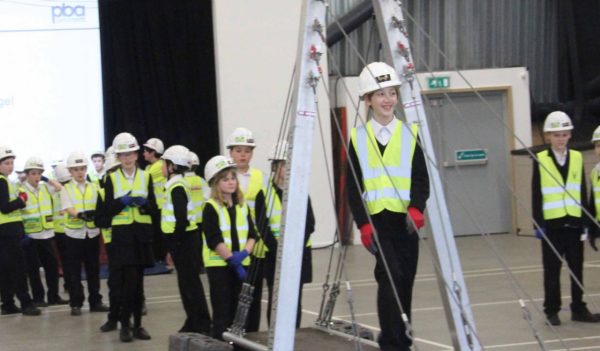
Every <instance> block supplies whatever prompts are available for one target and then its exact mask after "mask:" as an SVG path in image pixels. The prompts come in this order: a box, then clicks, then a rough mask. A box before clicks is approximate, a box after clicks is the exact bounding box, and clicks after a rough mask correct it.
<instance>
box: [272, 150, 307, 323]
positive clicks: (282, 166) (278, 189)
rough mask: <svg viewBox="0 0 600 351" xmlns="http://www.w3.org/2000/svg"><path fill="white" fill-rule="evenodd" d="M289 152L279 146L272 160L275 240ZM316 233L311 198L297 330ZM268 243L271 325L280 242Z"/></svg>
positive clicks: (301, 275) (305, 235)
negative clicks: (312, 238)
mask: <svg viewBox="0 0 600 351" xmlns="http://www.w3.org/2000/svg"><path fill="white" fill-rule="evenodd" d="M287 149H288V143H287V142H286V141H280V142H278V143H277V144H276V145H275V147H274V148H273V152H272V154H271V156H270V157H269V161H271V174H272V177H271V181H270V182H269V186H268V188H267V191H266V194H267V195H266V196H267V208H268V214H269V226H270V228H271V233H272V234H273V235H272V237H273V238H275V239H278V238H279V231H280V222H281V199H283V188H284V186H285V174H286V166H287ZM314 231H315V215H314V213H313V209H312V205H311V201H310V196H309V198H308V205H307V209H306V226H305V228H304V250H303V252H302V270H301V274H300V292H299V294H298V312H297V314H296V328H299V327H300V322H301V317H302V287H303V285H304V284H306V283H310V282H312V249H311V248H312V243H311V240H310V236H311V234H312V233H313V232H314ZM265 242H266V243H267V246H268V247H269V251H268V252H267V256H266V259H265V278H266V280H267V286H268V289H269V298H268V307H267V321H268V322H269V324H270V323H271V305H272V303H273V286H274V283H275V281H274V278H275V268H276V263H277V242H276V241H275V242H274V243H271V238H270V237H268V238H265Z"/></svg>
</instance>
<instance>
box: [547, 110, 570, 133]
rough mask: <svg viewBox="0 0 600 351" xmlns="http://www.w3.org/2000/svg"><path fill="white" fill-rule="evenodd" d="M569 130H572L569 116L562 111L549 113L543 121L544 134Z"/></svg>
mask: <svg viewBox="0 0 600 351" xmlns="http://www.w3.org/2000/svg"><path fill="white" fill-rule="evenodd" d="M571 129H573V123H572V122H571V118H569V116H568V115H567V114H566V113H564V112H562V111H554V112H551V113H550V114H549V115H548V117H546V120H545V121H544V133H545V132H560V131H563V130H571Z"/></svg>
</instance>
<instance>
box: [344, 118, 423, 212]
mask: <svg viewBox="0 0 600 351" xmlns="http://www.w3.org/2000/svg"><path fill="white" fill-rule="evenodd" d="M418 130H419V127H418V124H416V123H412V124H411V125H410V129H409V128H408V126H407V125H406V124H405V123H403V122H400V121H398V123H397V125H396V128H395V129H394V132H393V133H392V136H391V137H390V141H389V142H388V144H387V146H386V147H385V150H384V152H383V155H382V154H381V152H380V150H379V146H378V144H377V139H376V138H375V136H374V135H373V127H372V126H371V122H370V121H369V122H368V123H367V124H366V127H365V126H360V127H358V128H354V129H352V132H351V138H352V144H353V145H354V149H355V151H356V155H357V157H358V161H359V163H360V169H361V171H362V176H363V185H364V192H363V194H362V195H363V198H364V200H365V201H366V204H367V208H368V210H369V214H371V215H373V214H376V213H379V212H381V211H383V210H389V211H392V212H399V213H406V209H407V208H408V205H409V203H410V187H411V173H412V160H413V156H414V153H415V147H416V144H417V134H418Z"/></svg>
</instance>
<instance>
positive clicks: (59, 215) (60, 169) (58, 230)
mask: <svg viewBox="0 0 600 351" xmlns="http://www.w3.org/2000/svg"><path fill="white" fill-rule="evenodd" d="M53 173H54V179H55V180H56V181H57V182H59V183H60V184H61V185H62V186H63V187H64V186H65V184H67V183H68V182H69V181H71V173H70V172H69V169H68V168H67V166H66V165H65V164H63V163H60V164H58V165H56V167H54V172H53ZM60 193H61V192H59V191H57V192H55V193H54V194H52V205H53V207H54V212H53V222H54V240H55V242H56V249H57V250H58V256H59V258H60V262H61V263H62V271H63V280H64V285H63V287H64V289H65V291H69V288H68V285H67V276H66V274H65V270H66V268H67V267H66V265H67V244H66V240H67V239H66V235H65V211H64V210H63V209H62V203H61V200H60Z"/></svg>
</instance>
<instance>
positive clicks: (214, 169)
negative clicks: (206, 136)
mask: <svg viewBox="0 0 600 351" xmlns="http://www.w3.org/2000/svg"><path fill="white" fill-rule="evenodd" d="M232 167H235V163H233V161H231V160H230V159H229V158H227V157H225V156H222V155H218V156H214V157H213V158H211V159H210V160H208V162H206V166H204V179H206V181H207V182H209V183H210V181H211V179H213V178H214V176H215V175H217V173H219V172H221V171H222V170H224V169H227V168H232Z"/></svg>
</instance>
